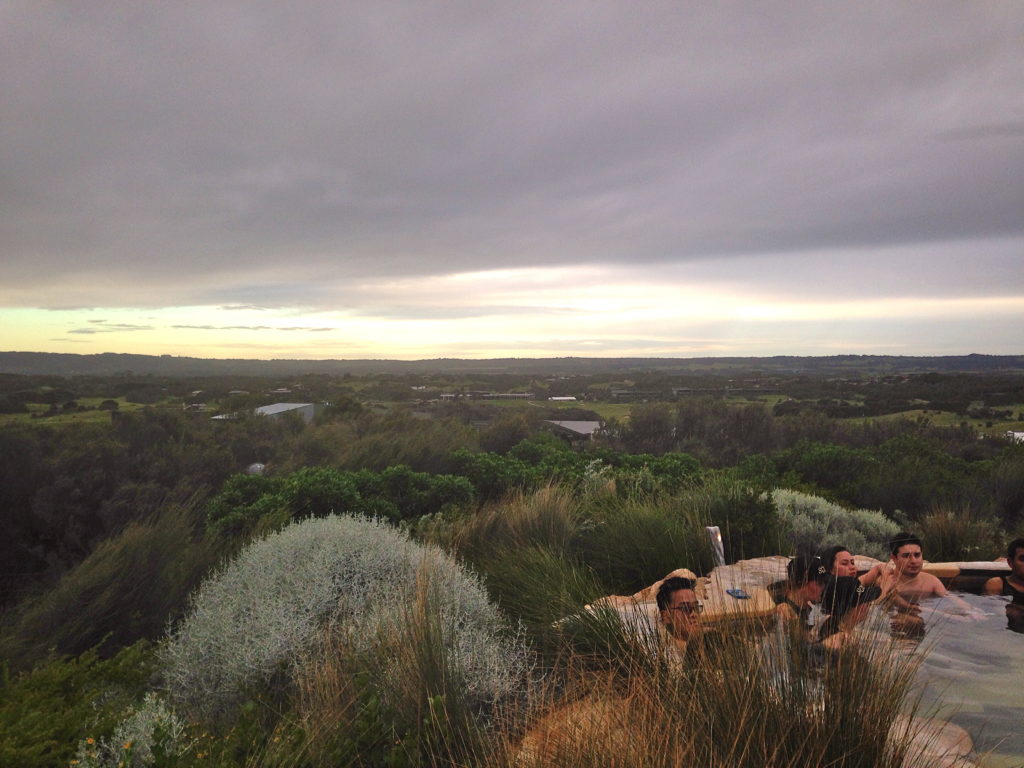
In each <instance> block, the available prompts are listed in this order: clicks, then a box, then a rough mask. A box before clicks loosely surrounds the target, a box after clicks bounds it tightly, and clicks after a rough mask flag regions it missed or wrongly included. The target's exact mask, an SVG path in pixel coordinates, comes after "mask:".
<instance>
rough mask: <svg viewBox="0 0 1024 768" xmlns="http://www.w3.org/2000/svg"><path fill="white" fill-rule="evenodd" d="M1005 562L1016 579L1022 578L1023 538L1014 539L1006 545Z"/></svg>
mask: <svg viewBox="0 0 1024 768" xmlns="http://www.w3.org/2000/svg"><path fill="white" fill-rule="evenodd" d="M1006 562H1007V563H1009V565H1010V570H1011V571H1012V572H1013V575H1014V576H1016V577H1017V578H1018V579H1024V539H1014V540H1013V541H1011V542H1010V544H1009V546H1007V547H1006Z"/></svg>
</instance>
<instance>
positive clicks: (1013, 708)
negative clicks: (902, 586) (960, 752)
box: [918, 592, 1024, 768]
mask: <svg viewBox="0 0 1024 768" xmlns="http://www.w3.org/2000/svg"><path fill="white" fill-rule="evenodd" d="M956 594H957V596H958V597H960V598H962V599H963V600H965V601H967V603H969V604H970V606H971V607H972V608H973V609H975V610H976V611H977V612H978V613H979V614H981V616H980V618H978V619H974V620H967V621H965V620H964V619H963V618H961V617H955V616H949V615H947V614H945V613H944V612H943V603H944V602H945V601H944V600H942V599H940V600H935V601H931V602H930V603H928V604H926V605H924V606H922V607H923V609H924V610H923V613H922V618H924V619H925V624H926V626H927V627H928V629H927V632H926V635H925V638H924V639H923V640H922V642H921V644H920V647H921V648H922V649H924V650H925V651H926V653H925V656H924V661H923V662H922V664H921V667H920V669H919V671H918V680H919V682H920V683H921V684H922V685H923V689H924V698H923V704H924V708H925V709H927V708H929V707H934V706H935V705H936V704H938V706H939V710H938V714H939V716H940V717H943V718H944V719H947V720H950V721H951V722H953V723H955V724H957V725H959V726H961V727H962V728H964V729H965V730H966V731H967V732H968V733H970V734H971V736H972V738H973V739H974V745H975V751H976V752H977V753H978V755H979V756H984V755H985V753H986V752H990V753H991V754H990V755H989V756H987V757H984V758H983V759H982V761H981V764H982V765H984V766H986V768H1019V767H1020V766H1024V634H1020V633H1019V632H1020V631H1021V630H1024V627H1022V626H1021V625H1020V623H1019V622H1018V623H1016V624H1015V625H1014V627H1015V629H1016V630H1017V631H1012V630H1011V629H1009V628H1008V622H1007V614H1006V606H1007V605H1008V604H1009V598H1006V597H989V596H982V595H972V594H965V593H960V592H958V593H956Z"/></svg>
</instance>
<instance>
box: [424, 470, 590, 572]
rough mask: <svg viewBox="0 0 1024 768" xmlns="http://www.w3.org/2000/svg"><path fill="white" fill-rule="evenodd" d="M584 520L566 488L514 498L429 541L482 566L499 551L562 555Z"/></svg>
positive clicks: (519, 493)
mask: <svg viewBox="0 0 1024 768" xmlns="http://www.w3.org/2000/svg"><path fill="white" fill-rule="evenodd" d="M582 516H583V509H582V504H581V502H580V500H578V499H577V498H575V497H574V495H573V494H572V492H571V491H570V490H569V489H568V488H565V487H563V486H547V487H544V488H541V489H539V490H537V491H533V492H529V493H524V492H522V491H517V492H514V493H512V494H510V495H509V497H508V498H507V499H505V500H503V501H501V502H496V503H491V504H488V505H486V506H484V507H483V508H482V509H480V510H479V511H477V512H475V513H473V514H472V515H468V516H465V517H462V518H460V519H459V520H458V521H456V522H455V523H453V525H452V526H451V527H450V528H448V529H447V530H446V531H444V532H443V533H442V532H441V529H438V531H437V532H436V533H435V535H434V536H433V537H432V538H433V540H434V541H436V543H438V544H440V545H442V546H445V547H446V548H448V549H450V550H451V551H453V552H455V553H457V554H458V555H460V556H461V557H464V558H465V559H466V560H468V561H469V562H471V563H475V564H480V563H484V562H485V561H486V560H487V559H488V558H489V557H491V556H492V555H493V554H494V553H495V552H498V551H501V550H508V549H518V548H523V547H534V546H539V547H546V548H547V549H550V550H552V551H556V552H561V551H564V550H566V549H567V548H568V547H569V546H570V544H571V542H572V541H573V539H574V537H575V536H576V533H577V531H578V529H579V526H580V521H581V519H582Z"/></svg>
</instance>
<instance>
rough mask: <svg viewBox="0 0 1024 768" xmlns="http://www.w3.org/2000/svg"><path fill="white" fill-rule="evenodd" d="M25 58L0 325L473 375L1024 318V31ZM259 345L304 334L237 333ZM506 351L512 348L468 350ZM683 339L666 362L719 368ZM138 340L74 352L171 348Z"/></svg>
mask: <svg viewBox="0 0 1024 768" xmlns="http://www.w3.org/2000/svg"><path fill="white" fill-rule="evenodd" d="M0 24H2V26H3V28H4V30H5V33H4V40H5V44H4V45H3V46H2V47H0V120H2V124H3V125H4V131H3V132H2V134H0V175H2V178H3V180H4V183H3V184H2V185H0V254H2V258H0V307H8V308H24V309H29V308H49V309H52V310H71V309H81V310H85V309H88V308H96V307H99V308H139V309H146V310H169V309H172V308H178V307H204V308H207V307H223V308H224V309H223V310H222V311H221V313H219V314H216V313H215V314H214V315H211V314H209V313H208V312H207V311H206V310H203V313H202V314H203V315H204V319H203V320H202V321H197V320H189V319H188V318H185V319H184V320H183V321H182V322H177V323H168V324H167V326H166V327H167V328H171V327H172V326H173V327H174V330H177V331H178V332H179V333H181V334H185V333H190V332H192V333H202V332H208V331H211V330H219V331H227V330H234V331H240V330H245V329H246V328H248V329H250V330H252V331H254V332H256V331H260V330H261V329H262V330H266V328H278V329H281V330H283V329H284V327H285V325H286V324H287V325H288V326H290V327H291V329H292V330H293V332H294V331H306V332H310V333H316V334H318V335H323V334H326V333H332V332H338V333H343V334H350V335H345V336H339V337H338V343H339V344H350V343H352V342H353V341H358V342H359V343H360V344H365V343H367V339H366V338H359V339H356V338H355V337H354V336H352V335H351V334H354V333H357V332H358V328H359V327H360V326H359V324H358V323H355V324H354V326H353V324H352V323H349V322H348V321H349V320H351V319H353V318H356V319H358V318H363V319H367V318H372V319H374V320H375V321H377V322H384V321H385V320H389V321H392V322H395V323H402V322H407V321H408V322H411V321H422V322H428V323H429V322H435V321H438V322H439V321H444V322H447V323H449V324H450V325H449V326H448V331H449V332H453V333H455V334H456V337H455V338H453V339H451V341H452V342H453V343H461V342H459V338H461V337H465V343H466V344H467V345H468V346H469V347H470V348H472V349H473V350H474V354H475V353H476V350H478V349H483V350H484V354H486V349H487V348H488V347H487V345H488V343H489V344H491V346H492V347H495V348H496V346H495V345H497V344H502V345H505V346H508V345H510V344H514V342H515V336H516V334H517V333H521V334H524V335H531V334H539V331H535V330H533V325H536V326H539V325H542V324H543V323H548V324H549V326H550V325H551V324H555V326H556V327H557V324H558V323H559V322H563V321H564V320H565V318H568V317H573V316H578V315H580V313H581V312H598V311H600V313H601V314H602V316H604V315H606V314H607V313H608V311H609V308H611V309H612V310H613V311H615V312H619V313H620V314H619V315H618V323H619V325H620V326H624V325H625V324H626V323H627V322H628V321H629V318H630V317H631V316H630V315H629V314H628V312H629V311H638V308H644V307H646V308H647V310H648V311H649V313H654V314H657V313H658V312H659V311H661V310H659V309H658V308H659V307H665V306H671V305H673V304H674V305H678V304H679V303H680V300H674V299H673V298H672V296H673V295H674V296H676V297H683V298H685V297H687V296H689V295H690V294H695V295H696V294H699V295H701V296H703V297H704V298H705V299H709V300H710V298H711V297H714V296H718V297H720V300H719V302H718V303H719V304H720V305H721V304H724V305H726V306H732V304H733V303H736V302H739V303H741V304H743V305H744V306H746V305H748V304H749V305H751V306H754V307H757V306H762V305H763V306H765V307H767V306H773V307H776V309H774V310H772V311H773V312H775V315H774V316H775V319H776V320H777V321H778V320H779V318H780V317H790V316H794V315H799V314H800V311H801V310H799V307H801V306H804V305H805V304H807V303H808V302H814V301H824V302H838V303H840V304H842V303H844V302H845V305H846V306H847V307H848V308H849V311H850V312H853V314H852V315H849V316H848V319H850V320H855V319H856V318H857V317H858V315H857V312H856V311H854V310H853V309H852V307H853V305H854V303H856V304H857V306H861V307H862V306H863V302H865V301H868V300H880V299H886V300H890V301H892V302H897V303H898V302H902V303H901V304H899V305H898V306H899V307H902V309H899V308H896V309H893V310H892V311H893V312H894V313H895V314H894V315H893V316H892V317H893V318H894V322H895V321H897V320H898V319H899V318H900V317H903V318H904V320H907V319H908V317H907V316H906V315H905V314H901V313H903V312H904V311H905V310H906V309H907V308H908V307H911V306H918V307H919V308H920V307H922V306H924V305H922V304H918V305H914V304H912V303H907V302H909V301H911V300H915V301H919V302H921V301H923V302H928V301H940V302H942V301H952V302H954V304H950V305H949V307H955V306H960V307H961V308H962V307H963V306H966V305H965V304H964V302H967V303H968V304H970V306H972V307H974V309H972V311H971V318H970V322H971V323H975V325H973V326H972V328H975V329H976V331H977V332H978V333H981V332H982V328H983V327H984V326H983V325H977V323H983V322H984V321H985V319H986V318H988V317H989V315H990V312H991V313H993V314H992V315H991V316H992V317H993V318H995V319H997V320H998V321H999V322H1002V320H1001V319H1002V318H1004V317H1005V316H1006V314H1007V313H1008V312H1009V313H1010V314H1012V313H1013V312H1016V313H1018V314H1017V316H1018V318H1020V316H1021V313H1022V312H1024V269H1021V263H1022V258H1024V216H1022V215H1021V213H1022V212H1024V183H1022V182H1021V177H1022V171H1024V100H1022V98H1021V93H1022V92H1021V88H1020V82H1021V77H1022V75H1024V46H1021V45H1020V40H1021V39H1022V35H1024V6H1021V5H1020V4H1017V3H1011V2H996V1H993V2H982V3H961V2H945V1H939V0H937V1H936V2H930V3H902V2H897V3H893V2H876V3H872V2H868V3H857V4H840V5H822V4H820V3H787V4H784V5H780V6H772V7H755V6H750V4H748V3H730V2H724V3H715V4H703V3H643V4H624V3H618V2H586V3H583V2H564V3H549V2H521V3H520V2H517V3H498V4H493V3H489V4H479V3H459V2H453V3H438V4H429V3H422V4H408V3H395V4H392V3H369V2H367V3H358V2H357V3H341V4H339V3H328V2H323V3H308V2H300V3H290V4H284V5H282V4H280V3H272V2H262V3H261V2H253V3H244V4H236V3H204V4H198V5H195V4H176V3H169V4H142V5H140V4H135V3H118V2H111V3H87V4H60V3H53V4H50V3H39V2H27V1H26V2H13V3H7V4H5V5H4V6H3V7H2V9H0ZM496 286H504V288H503V289H499V288H498V287H496ZM627 289H628V291H627ZM617 292H618V293H617ZM623 292H628V297H627V296H625V295H623ZM738 297H739V298H738ZM987 300H992V303H991V304H990V305H988V306H986V305H985V304H984V302H985V301H987ZM686 301H689V299H686ZM1007 301H1009V302H1011V308H1010V309H1007V305H1006V302H1007ZM955 302H960V305H956V304H955ZM972 302H973V303H972ZM1000 302H1002V303H1000ZM1012 302H1016V303H1015V304H1012ZM710 303H711V304H714V303H715V302H713V301H712V302H710ZM787 305H790V307H791V308H790V309H787V308H786V307H787ZM891 306H893V307H897V304H892V305H891ZM928 306H930V307H932V308H933V309H934V305H928ZM229 308H231V309H229ZM254 308H260V310H255V309H254ZM933 309H929V310H928V311H927V312H925V313H924V314H917V315H914V317H915V318H917V319H918V320H919V321H920V322H922V323H926V322H927V321H929V319H930V318H931V319H934V318H935V317H937V316H941V314H942V313H938V314H936V313H935V312H934V311H933ZM252 311H263V312H276V313H279V314H280V317H281V319H280V322H278V323H275V324H270V323H266V322H258V321H254V322H251V323H250V322H237V321H236V320H233V319H232V318H231V317H230V316H224V315H225V314H227V313H231V314H236V313H239V312H243V313H244V312H252ZM886 311H887V310H886ZM922 311H923V310H922ZM950 311H951V312H952V313H953V314H954V315H956V314H962V310H961V309H955V308H954V309H951V310H950ZM878 312H881V313H882V314H883V315H884V311H883V310H882V309H881V308H876V310H872V311H871V312H870V313H869V314H871V315H872V316H873V317H874V316H875V315H876V314H877V313H878ZM622 313H626V314H622ZM723 314H726V315H728V313H722V312H718V313H717V314H716V313H709V314H708V315H705V317H706V318H715V317H719V316H721V315H723ZM818 314H819V315H820V313H818ZM768 315H771V312H768V311H767V310H765V312H764V313H762V316H764V317H766V316H768ZM289 316H290V317H291V320H290V321H288V320H287V318H288V317H289ZM741 316H742V313H741ZM748 316H749V317H750V318H753V317H756V316H757V313H756V312H753V311H749V312H748ZM803 316H806V315H803ZM83 317H84V316H83ZM730 317H731V315H730ZM331 318H333V320H332V319H331ZM480 318H501V321H500V323H499V322H495V328H496V329H499V328H500V327H503V328H504V335H503V336H502V335H500V331H499V330H496V331H495V332H498V333H499V337H498V338H494V339H491V340H490V341H487V340H479V341H475V340H472V339H470V338H469V337H473V336H474V332H473V331H474V329H473V328H467V327H466V325H465V324H466V323H479V321H480ZM675 318H676V319H675V320H674V321H673V322H674V323H675V325H673V330H672V333H675V334H677V335H676V336H672V337H671V338H669V339H668V340H667V343H668V345H669V346H671V345H672V343H674V341H673V340H676V341H678V340H682V339H687V338H704V336H703V334H702V333H697V332H696V331H695V329H696V328H697V325H696V323H697V320H696V319H694V317H693V316H692V313H682V314H681V315H678V314H677V315H676V316H675ZM341 319H345V320H346V322H345V323H342V322H341ZM334 320H337V322H334ZM122 321H123V325H124V326H125V327H123V328H120V329H118V328H116V327H112V326H108V325H105V324H103V323H86V322H84V321H82V322H79V323H78V325H77V327H76V328H74V329H68V330H67V331H66V332H67V333H75V334H79V335H85V336H89V335H98V334H102V337H103V339H104V340H108V339H110V338H112V337H113V336H114V335H115V333H116V332H117V331H118V330H122V331H132V334H133V336H136V334H135V331H136V330H138V328H135V327H134V326H139V327H146V326H147V322H146V321H144V319H142V316H141V315H140V316H139V317H137V318H122ZM460 322H461V323H462V325H459V323H460ZM716 322H719V321H716ZM793 322H796V320H793ZM964 322H967V320H966V319H965V320H964ZM531 323H532V324H533V325H531ZM343 325H349V326H353V327H354V328H355V330H351V331H344V332H342V331H338V329H339V328H340V327H342V326H343ZM598 325H600V326H602V327H603V328H607V327H609V326H614V325H615V321H614V320H612V321H610V322H609V323H607V324H602V323H598ZM128 326H133V327H128ZM243 326H244V327H243ZM395 327H396V328H398V327H399V326H395ZM860 328H861V330H860V331H857V330H856V329H855V328H851V334H850V337H849V340H848V342H847V343H849V344H851V345H855V344H860V345H867V346H870V345H871V344H872V343H877V344H879V345H883V344H885V343H889V342H888V341H887V339H889V337H890V335H891V334H889V333H882V334H879V331H878V329H877V328H873V327H872V326H870V325H869V324H862V325H861V326H860ZM703 330H704V331H707V333H708V338H710V339H712V340H713V339H719V340H721V339H723V338H725V337H727V336H728V331H727V329H725V327H724V326H722V325H721V324H719V325H717V326H716V327H715V328H710V327H705V328H703ZM805 331H806V329H805V330H804V331H800V332H798V335H797V336H796V337H794V339H791V340H790V341H788V342H787V341H786V339H785V338H784V337H782V336H780V337H779V340H778V343H779V344H781V345H782V347H780V348H779V349H775V350H773V351H776V352H786V351H788V349H787V348H786V347H785V345H786V344H787V343H788V344H793V343H795V342H796V340H798V339H799V338H800V336H799V333H802V332H805ZM909 331H910V328H909V326H908V327H907V334H909ZM406 333H407V332H406ZM1011 333H1012V331H1011ZM907 334H905V335H904V336H903V337H901V339H900V340H898V341H899V343H903V344H912V343H913V341H914V339H915V338H918V337H914V336H911V335H907ZM293 335H295V334H294V333H293ZM594 335H595V336H597V334H596V332H595V334H594ZM629 336H630V338H633V339H637V338H638V337H636V335H635V334H629ZM927 336H928V334H926V335H925V336H924V337H920V339H921V341H922V342H923V341H924V340H925V338H927ZM61 338H66V337H63V336H62V337H61ZM531 338H532V336H531ZM574 338H575V337H574ZM873 339H877V341H876V342H873ZM592 341H593V342H594V343H593V344H591V345H590V346H593V347H608V346H609V344H610V343H611V342H610V341H609V339H608V338H606V337H604V336H601V337H600V338H597V339H594V340H592ZM656 341H657V340H655V339H648V342H649V343H648V344H647V346H644V347H643V348H645V349H648V348H649V349H656V348H657V343H656ZM1007 341H1008V340H1005V339H1004V340H1001V343H1005V342H1007ZM1009 341H1012V342H1013V343H1014V344H1016V345H1017V347H1018V348H1019V346H1020V342H1021V341H1024V336H1022V334H1021V332H1019V331H1018V332H1017V333H1016V334H1015V336H1014V337H1013V338H1012V339H1011V340H1009ZM563 342H565V339H563V338H562V337H560V336H559V334H558V333H557V330H555V329H554V328H553V329H551V330H549V332H548V335H547V339H546V340H543V344H544V345H545V346H552V347H558V345H559V344H560V343H563ZM237 343H238V344H244V343H248V342H246V341H245V340H244V339H242V338H238V339H237ZM382 343H383V342H382ZM534 343H535V344H537V345H540V344H541V343H542V339H541V338H540V336H539V335H538V336H536V340H535V342H534ZM582 343H583V342H582V341H579V340H578V339H577V342H574V344H582ZM638 343H639V342H638ZM708 343H712V342H708ZM615 346H618V345H615ZM434 348H435V347H431V349H434ZM638 348H639V347H638ZM573 350H574V351H575V350H577V347H576V346H574V347H573ZM555 351H557V350H555ZM922 351H923V350H922ZM962 351H971V349H966V348H965V349H963V350H962ZM978 351H986V350H983V349H981V348H979V349H978ZM425 354H427V355H429V354H430V353H429V352H425ZM467 354H468V353H467Z"/></svg>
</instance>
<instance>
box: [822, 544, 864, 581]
mask: <svg viewBox="0 0 1024 768" xmlns="http://www.w3.org/2000/svg"><path fill="white" fill-rule="evenodd" d="M821 560H822V562H823V563H824V564H825V568H826V569H828V572H829V573H830V574H831V575H833V576H856V575H857V562H856V561H855V560H854V559H853V555H852V554H850V550H848V549H847V548H846V547H843V546H838V547H832V549H829V550H826V551H825V554H824V555H822V556H821Z"/></svg>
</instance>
